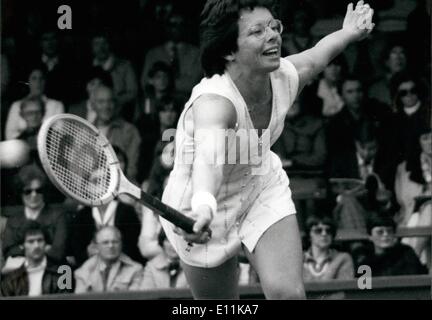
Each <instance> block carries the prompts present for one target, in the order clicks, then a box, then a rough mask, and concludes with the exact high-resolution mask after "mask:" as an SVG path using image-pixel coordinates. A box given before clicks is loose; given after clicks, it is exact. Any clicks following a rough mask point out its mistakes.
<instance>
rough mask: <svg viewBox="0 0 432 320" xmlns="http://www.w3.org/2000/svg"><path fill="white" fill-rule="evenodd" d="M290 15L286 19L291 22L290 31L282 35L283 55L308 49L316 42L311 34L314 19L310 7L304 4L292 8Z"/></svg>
mask: <svg viewBox="0 0 432 320" xmlns="http://www.w3.org/2000/svg"><path fill="white" fill-rule="evenodd" d="M290 15H291V16H290V17H289V18H288V19H287V20H288V22H289V24H291V32H289V33H284V34H283V35H282V50H284V52H283V53H282V55H283V56H289V55H292V54H296V53H299V52H302V51H304V50H307V49H310V48H312V47H313V46H314V45H315V44H316V43H317V42H318V39H316V38H315V37H314V36H313V35H312V34H311V28H312V26H313V25H314V23H315V20H316V17H315V13H314V11H313V8H312V7H310V6H307V5H304V6H302V7H299V8H298V9H296V10H293V11H292V12H291V13H290ZM284 24H285V23H284ZM286 25H288V23H286Z"/></svg>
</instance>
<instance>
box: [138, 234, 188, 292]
mask: <svg viewBox="0 0 432 320" xmlns="http://www.w3.org/2000/svg"><path fill="white" fill-rule="evenodd" d="M158 243H159V246H160V247H161V248H162V251H161V252H160V253H159V254H157V255H156V256H155V257H154V258H153V259H151V260H150V261H149V262H148V263H147V265H146V267H145V268H144V273H143V280H142V284H141V289H142V290H150V289H167V288H185V287H188V283H187V281H186V277H185V274H184V272H183V270H182V268H181V265H180V258H179V257H178V255H177V253H176V251H175V250H174V248H173V247H172V245H171V243H170V242H169V241H168V239H167V237H166V235H165V232H164V231H163V230H161V232H160V233H159V237H158Z"/></svg>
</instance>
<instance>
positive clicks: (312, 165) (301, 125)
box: [273, 92, 327, 227]
mask: <svg viewBox="0 0 432 320" xmlns="http://www.w3.org/2000/svg"><path fill="white" fill-rule="evenodd" d="M320 110H321V101H320V99H318V98H316V96H314V95H312V94H310V92H305V93H304V94H301V95H300V96H299V98H298V99H297V101H296V102H295V103H294V104H293V106H292V107H291V109H290V111H289V112H288V115H287V117H286V119H285V127H284V129H283V131H282V134H281V136H280V137H279V139H278V140H277V141H276V143H275V144H274V145H273V151H275V152H276V153H277V154H278V155H279V157H280V158H281V160H282V165H283V166H284V168H285V170H287V172H288V173H289V177H290V185H291V186H292V190H293V196H294V201H295V204H296V208H297V210H298V211H297V213H298V214H299V215H298V216H299V217H300V219H299V222H300V226H301V227H303V224H304V221H306V219H307V216H308V215H312V214H314V213H315V211H316V204H317V203H316V200H317V199H316V194H318V193H319V192H320V191H321V190H324V188H325V185H326V183H325V180H324V175H323V173H324V165H325V163H326V157H327V146H326V136H325V123H324V118H323V117H322V116H321V114H320ZM299 198H301V199H299ZM304 198H306V199H304Z"/></svg>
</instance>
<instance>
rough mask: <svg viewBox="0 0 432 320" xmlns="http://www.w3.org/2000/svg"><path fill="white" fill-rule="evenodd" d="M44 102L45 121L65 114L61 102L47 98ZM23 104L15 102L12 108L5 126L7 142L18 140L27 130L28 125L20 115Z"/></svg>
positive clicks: (43, 97) (43, 98) (44, 98)
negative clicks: (56, 115)
mask: <svg viewBox="0 0 432 320" xmlns="http://www.w3.org/2000/svg"><path fill="white" fill-rule="evenodd" d="M42 100H43V101H44V102H45V115H44V117H43V120H46V119H47V118H49V117H51V116H53V115H55V114H60V113H64V110H65V109H64V105H63V103H61V102H60V101H57V100H53V99H49V98H47V97H45V96H42ZM21 102H22V99H21V100H18V101H15V102H14V103H12V106H11V107H10V110H9V113H8V116H7V119H6V124H5V138H6V140H10V139H16V138H18V136H19V135H20V134H21V133H23V132H24V131H25V129H26V128H27V123H26V122H25V120H24V119H23V118H22V117H21V115H20V113H21Z"/></svg>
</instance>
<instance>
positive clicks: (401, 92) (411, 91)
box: [398, 88, 417, 97]
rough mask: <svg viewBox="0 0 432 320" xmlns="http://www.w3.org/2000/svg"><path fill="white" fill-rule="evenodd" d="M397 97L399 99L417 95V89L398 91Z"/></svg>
mask: <svg viewBox="0 0 432 320" xmlns="http://www.w3.org/2000/svg"><path fill="white" fill-rule="evenodd" d="M398 93H399V96H401V97H405V96H407V95H408V94H417V89H416V88H412V89H401V90H399V91H398Z"/></svg>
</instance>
